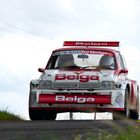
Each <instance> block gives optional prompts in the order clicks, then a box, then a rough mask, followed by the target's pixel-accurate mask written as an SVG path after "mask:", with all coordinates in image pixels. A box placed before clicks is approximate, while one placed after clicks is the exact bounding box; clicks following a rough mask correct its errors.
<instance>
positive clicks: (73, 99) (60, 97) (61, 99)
mask: <svg viewBox="0 0 140 140" xmlns="http://www.w3.org/2000/svg"><path fill="white" fill-rule="evenodd" d="M55 100H56V101H58V102H64V101H66V102H67V101H68V102H76V103H85V102H90V103H91V102H94V101H95V99H94V98H86V97H77V96H74V97H66V96H64V95H57V96H56V97H55Z"/></svg>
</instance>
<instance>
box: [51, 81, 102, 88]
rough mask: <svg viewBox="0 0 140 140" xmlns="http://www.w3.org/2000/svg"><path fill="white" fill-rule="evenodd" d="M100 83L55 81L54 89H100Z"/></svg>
mask: <svg viewBox="0 0 140 140" xmlns="http://www.w3.org/2000/svg"><path fill="white" fill-rule="evenodd" d="M99 88H100V83H69V82H68V83H54V84H53V89H99Z"/></svg>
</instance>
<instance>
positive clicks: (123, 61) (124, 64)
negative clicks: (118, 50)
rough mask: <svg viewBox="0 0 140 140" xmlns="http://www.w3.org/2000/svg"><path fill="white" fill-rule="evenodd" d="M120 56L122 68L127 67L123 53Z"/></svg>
mask: <svg viewBox="0 0 140 140" xmlns="http://www.w3.org/2000/svg"><path fill="white" fill-rule="evenodd" d="M120 56H121V60H122V63H123V66H124V67H123V68H127V66H126V61H125V59H124V56H123V55H120Z"/></svg>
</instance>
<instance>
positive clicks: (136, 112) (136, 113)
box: [130, 89, 140, 120]
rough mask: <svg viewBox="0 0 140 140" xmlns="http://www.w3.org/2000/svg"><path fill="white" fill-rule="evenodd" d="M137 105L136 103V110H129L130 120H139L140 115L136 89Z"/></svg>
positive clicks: (139, 102)
mask: <svg viewBox="0 0 140 140" xmlns="http://www.w3.org/2000/svg"><path fill="white" fill-rule="evenodd" d="M137 92H138V93H137V95H138V96H137V103H136V110H130V118H131V119H133V120H138V119H139V114H140V99H139V90H138V89H137Z"/></svg>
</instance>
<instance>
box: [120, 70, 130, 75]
mask: <svg viewBox="0 0 140 140" xmlns="http://www.w3.org/2000/svg"><path fill="white" fill-rule="evenodd" d="M121 73H124V74H127V73H128V69H121V70H120V72H119V74H121Z"/></svg>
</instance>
